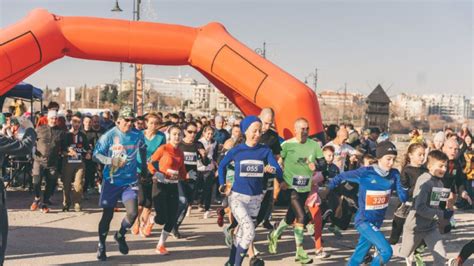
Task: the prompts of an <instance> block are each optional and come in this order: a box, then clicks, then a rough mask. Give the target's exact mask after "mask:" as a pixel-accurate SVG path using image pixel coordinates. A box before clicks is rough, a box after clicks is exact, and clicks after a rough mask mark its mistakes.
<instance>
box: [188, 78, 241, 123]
mask: <svg viewBox="0 0 474 266" xmlns="http://www.w3.org/2000/svg"><path fill="white" fill-rule="evenodd" d="M193 92H194V93H193V99H192V104H191V106H190V108H191V109H193V110H196V111H199V112H202V113H206V114H210V113H211V112H212V110H214V109H215V110H217V111H218V112H219V114H221V115H224V116H229V115H232V114H236V113H240V111H239V109H238V108H237V107H236V106H235V105H234V104H233V103H232V102H231V101H230V100H229V99H228V98H227V97H226V96H225V95H224V94H222V93H221V92H220V91H219V90H218V89H217V88H216V87H214V86H212V85H211V84H197V85H196V86H194V90H193Z"/></svg>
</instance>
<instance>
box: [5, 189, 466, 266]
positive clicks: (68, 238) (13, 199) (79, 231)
mask: <svg viewBox="0 0 474 266" xmlns="http://www.w3.org/2000/svg"><path fill="white" fill-rule="evenodd" d="M60 194H61V193H56V195H55V196H54V197H53V198H52V200H53V201H54V202H56V203H57V204H55V205H54V206H52V212H51V213H48V214H42V213H40V212H38V211H36V212H31V211H29V210H28V207H29V204H30V203H31V200H32V196H31V195H30V194H29V193H28V192H19V191H16V192H13V191H11V192H9V193H8V204H9V208H10V211H9V217H10V233H9V245H8V250H7V260H6V262H5V265H33V264H34V265H44V264H63V265H68V264H74V265H77V264H79V265H80V264H83V265H86V264H87V265H89V264H99V263H98V262H97V261H96V259H95V251H96V245H97V226H98V222H99V220H100V216H101V212H100V211H101V210H100V209H99V208H97V196H94V197H92V198H91V199H90V200H87V201H85V203H84V211H83V212H81V213H75V212H70V213H62V212H60V207H59V205H60V204H59V202H60V200H61V199H62V196H61V195H60ZM395 204H396V202H395V201H393V202H392V203H391V209H390V210H389V214H391V213H392V212H393V210H392V209H393V206H395ZM283 213H284V210H282V209H277V210H276V215H275V216H276V219H280V217H282V215H283ZM473 213H474V211H472V210H471V211H467V212H458V213H457V214H456V219H457V220H458V226H457V228H456V229H455V230H454V231H453V232H452V233H451V234H448V235H446V236H445V240H446V242H445V243H446V248H447V251H448V252H449V256H450V257H453V256H455V255H456V254H457V253H458V252H459V250H460V249H461V247H462V245H463V244H464V243H466V242H468V240H470V239H473V238H474V215H473ZM123 215H124V212H118V213H116V215H115V217H114V219H113V222H112V225H111V231H115V230H117V229H118V227H119V223H120V221H121V219H122V217H123ZM389 216H391V215H389ZM389 218H391V217H389ZM215 221H216V219H215V216H212V218H210V219H207V220H203V219H202V213H198V212H197V211H196V210H194V212H193V213H192V214H191V217H189V218H187V219H186V220H185V222H184V225H183V226H182V234H183V235H184V236H186V238H185V239H180V240H175V239H173V238H172V237H170V238H169V240H168V243H167V248H168V250H169V251H170V252H171V254H170V255H169V256H159V255H156V254H155V253H154V247H155V245H156V243H157V241H158V238H159V232H160V231H161V227H160V228H158V227H156V228H155V230H154V232H153V235H152V236H151V237H150V238H147V239H143V238H141V237H139V236H132V235H129V236H128V237H127V240H128V243H129V246H130V254H129V255H127V256H123V255H121V254H120V253H119V252H118V247H117V245H116V244H115V242H114V241H113V236H112V233H111V234H110V236H109V238H108V239H107V248H108V253H107V254H108V256H109V260H108V261H107V263H105V264H110V265H116V264H164V263H166V265H177V266H184V265H203V266H204V265H206V266H207V265H224V263H225V261H226V258H227V256H228V252H229V250H228V249H227V248H226V246H225V245H224V243H223V234H222V229H221V228H219V227H218V226H217V225H216V223H215ZM384 225H385V226H384V227H383V228H382V230H383V231H384V233H385V234H386V235H387V234H388V233H389V232H388V230H389V227H390V222H389V220H387V221H386V222H385V224H384ZM266 234H267V231H266V230H265V229H263V228H259V229H258V231H257V237H256V240H257V248H258V249H259V250H261V251H264V250H266V248H267V245H266ZM343 234H344V236H343V237H342V238H337V237H335V236H333V235H332V234H331V233H329V232H327V231H324V234H323V239H324V241H325V246H326V247H327V248H326V250H327V251H329V252H330V253H331V254H332V257H331V258H330V259H329V260H325V261H316V262H315V265H343V264H345V261H346V259H347V258H348V257H349V256H350V255H351V254H352V252H353V249H354V247H355V245H356V243H357V232H356V231H355V230H354V229H348V230H347V231H344V232H343ZM312 247H313V242H312V241H311V239H310V238H309V237H305V248H306V249H307V250H310V251H311V253H310V255H312V254H314V253H313V252H312ZM395 249H396V248H395ZM279 251H280V253H279V254H278V255H269V254H264V255H263V258H264V259H265V261H266V265H282V263H283V264H284V265H296V264H295V263H294V260H293V258H294V240H293V233H292V231H291V230H288V231H287V232H285V234H284V235H283V237H282V242H281V244H280V245H279ZM425 255H426V256H427V257H428V260H431V258H430V257H429V255H428V254H425ZM101 264H104V263H101ZM245 264H247V262H245ZM473 264H474V258H471V260H470V261H468V262H467V263H466V264H465V265H473ZM389 265H404V261H403V260H402V259H401V258H399V257H396V254H395V256H394V258H392V261H391V262H390V263H389Z"/></svg>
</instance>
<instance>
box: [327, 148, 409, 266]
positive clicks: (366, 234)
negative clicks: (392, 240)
mask: <svg viewBox="0 0 474 266" xmlns="http://www.w3.org/2000/svg"><path fill="white" fill-rule="evenodd" d="M396 156H397V149H396V147H395V145H393V143H391V142H390V141H384V142H381V143H379V144H378V145H377V149H376V157H377V159H378V163H377V164H376V165H373V166H369V167H361V168H359V169H357V170H353V171H347V172H344V173H341V174H339V175H338V176H336V177H335V178H334V179H333V180H332V181H331V182H329V189H330V190H333V189H334V188H336V187H337V186H338V185H339V184H341V182H343V181H345V180H347V181H351V182H354V183H358V184H359V196H358V201H359V210H358V211H357V214H356V217H355V228H356V229H357V231H359V233H360V238H359V243H358V244H357V246H356V248H355V251H354V254H353V255H352V257H351V258H350V260H349V263H348V265H350V266H352V265H360V264H361V263H362V261H363V260H364V257H365V255H366V254H367V252H368V251H369V249H370V248H371V247H372V246H375V247H376V248H377V251H378V253H377V255H376V256H375V257H374V259H373V260H372V263H371V265H381V264H386V263H388V261H389V260H390V258H391V257H392V254H393V251H392V247H391V246H390V244H389V243H388V242H387V240H385V237H384V235H383V234H382V232H380V227H381V226H382V223H383V220H384V217H385V212H386V210H387V207H388V204H389V201H390V195H391V193H392V190H393V189H396V190H397V193H398V197H399V198H400V201H401V202H405V201H406V199H407V198H408V193H407V189H405V188H403V186H402V184H401V182H400V173H399V172H398V170H396V169H394V168H392V166H393V164H394V162H395V158H396Z"/></svg>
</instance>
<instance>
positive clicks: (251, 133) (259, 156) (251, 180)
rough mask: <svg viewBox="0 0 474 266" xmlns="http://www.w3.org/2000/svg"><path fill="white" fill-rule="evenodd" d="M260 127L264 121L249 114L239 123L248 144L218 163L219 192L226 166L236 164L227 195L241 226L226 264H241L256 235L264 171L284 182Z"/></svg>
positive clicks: (239, 147)
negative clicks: (231, 184)
mask: <svg viewBox="0 0 474 266" xmlns="http://www.w3.org/2000/svg"><path fill="white" fill-rule="evenodd" d="M261 127H262V122H261V121H260V119H258V118H257V117H256V116H248V117H246V118H245V119H244V120H243V121H242V122H241V124H240V129H241V131H242V132H244V133H245V143H242V144H239V145H237V146H235V147H234V148H233V149H231V150H230V151H229V152H228V153H227V155H226V156H225V157H224V158H223V159H222V161H221V163H220V164H219V185H220V187H219V191H221V192H225V190H226V181H225V178H226V170H227V167H228V165H229V164H230V163H231V162H232V161H233V162H234V163H235V176H234V184H233V186H232V190H231V191H230V192H229V195H228V197H229V205H230V208H231V211H232V214H233V216H234V218H235V219H236V220H237V222H238V223H239V227H238V230H237V232H236V236H235V240H234V243H233V245H232V248H231V251H230V255H229V260H228V261H227V263H226V265H237V266H240V265H242V261H243V259H244V257H245V255H246V254H247V251H248V249H249V246H250V244H251V243H252V241H253V239H254V237H255V224H254V222H255V220H254V219H255V218H256V217H257V215H258V211H259V209H260V205H261V201H262V198H263V194H262V193H263V176H264V173H273V174H276V175H277V178H278V179H279V181H281V176H282V172H281V169H280V166H279V165H278V163H277V161H276V160H275V158H274V157H273V154H272V153H271V150H270V149H269V148H268V147H266V146H264V145H261V144H259V141H260V136H261V135H260V134H261V133H260V131H261ZM251 263H252V262H251ZM262 263H263V261H262Z"/></svg>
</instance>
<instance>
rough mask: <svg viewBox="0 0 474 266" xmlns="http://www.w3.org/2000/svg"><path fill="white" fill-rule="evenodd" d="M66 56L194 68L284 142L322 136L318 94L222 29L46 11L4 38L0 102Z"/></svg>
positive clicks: (5, 32) (4, 32) (2, 34)
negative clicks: (267, 121) (267, 115)
mask: <svg viewBox="0 0 474 266" xmlns="http://www.w3.org/2000/svg"><path fill="white" fill-rule="evenodd" d="M63 56H70V57H76V58H82V59H92V60H103V61H113V62H129V63H140V64H154V65H190V66H192V67H194V68H195V69H197V70H198V71H199V72H201V73H202V74H203V75H204V76H205V77H206V78H207V79H209V81H211V82H212V83H213V84H214V85H215V86H216V87H217V88H218V89H219V90H220V91H221V92H222V93H223V94H224V95H225V96H227V97H228V98H229V99H230V100H231V101H232V102H233V103H234V104H235V105H236V106H237V107H238V108H239V109H240V110H241V111H242V112H243V113H244V114H245V115H250V114H258V113H259V112H260V110H261V109H262V108H264V107H271V108H273V110H275V113H276V116H275V125H276V128H277V131H278V133H279V135H280V136H282V137H283V138H285V139H286V138H290V137H292V136H293V133H294V132H293V131H294V126H293V124H294V121H295V120H296V119H297V118H300V117H304V118H306V119H307V120H308V121H309V124H310V134H311V135H316V134H318V133H321V132H323V127H322V122H321V114H320V110H319V105H318V101H317V98H316V95H315V93H314V92H313V91H312V90H311V89H309V88H308V87H307V86H306V85H305V84H303V83H302V82H300V81H299V80H297V79H296V78H294V77H293V76H291V75H290V74H288V73H286V72H285V71H284V70H282V69H280V68H279V67H278V66H276V65H274V64H272V63H271V62H269V61H267V60H266V59H264V58H262V57H261V56H259V55H258V54H256V53H255V52H254V51H253V50H251V49H249V48H248V47H246V46H245V45H243V44H242V43H240V42H239V41H237V40H236V39H234V38H233V37H232V36H231V35H230V34H229V33H228V32H227V31H226V29H225V28H224V26H223V25H221V24H219V23H209V24H207V25H205V26H204V27H200V28H192V27H186V26H181V25H171V24H162V23H151V22H136V21H127V20H117V19H104V18H92V17H63V16H57V15H54V14H51V13H49V12H48V11H46V10H44V9H35V10H33V11H32V12H31V13H30V14H29V15H28V16H27V17H26V18H25V19H23V20H21V21H20V22H18V23H16V24H14V25H12V26H10V27H7V28H5V29H2V30H0V95H2V94H4V93H6V92H7V91H8V90H9V89H11V88H12V87H13V86H15V85H16V84H17V83H19V82H20V81H22V80H24V79H25V78H26V77H28V76H29V75H31V74H32V73H34V72H35V71H37V70H39V69H40V68H42V67H43V66H45V65H47V64H49V63H50V62H52V61H54V60H56V59H59V58H61V57H63Z"/></svg>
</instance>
